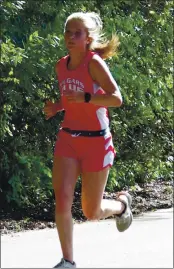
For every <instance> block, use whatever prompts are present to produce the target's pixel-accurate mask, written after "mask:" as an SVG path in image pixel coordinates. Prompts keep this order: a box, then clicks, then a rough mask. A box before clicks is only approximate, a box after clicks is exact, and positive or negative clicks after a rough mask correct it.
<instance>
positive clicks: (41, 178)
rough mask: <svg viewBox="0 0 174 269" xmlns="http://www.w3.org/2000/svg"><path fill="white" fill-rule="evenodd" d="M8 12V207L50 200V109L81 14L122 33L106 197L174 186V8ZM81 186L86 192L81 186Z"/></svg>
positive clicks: (69, 4)
mask: <svg viewBox="0 0 174 269" xmlns="http://www.w3.org/2000/svg"><path fill="white" fill-rule="evenodd" d="M1 2H2V10H1V33H2V43H1V74H2V76H1V85H2V86H3V87H1V90H0V124H1V129H0V160H1V161H0V178H1V189H2V191H3V193H4V197H5V198H4V199H5V200H7V201H9V202H10V201H14V202H15V203H17V204H18V205H20V206H24V205H32V204H34V203H41V202H42V200H43V199H45V198H46V197H50V195H52V191H51V188H52V187H51V169H52V158H53V149H54V143H55V139H56V133H57V130H58V128H59V124H60V122H61V120H62V116H63V115H62V114H58V115H57V116H56V117H55V118H53V119H51V120H49V121H46V120H45V118H44V115H43V112H42V109H43V106H44V101H45V99H52V100H56V99H57V98H58V97H59V92H58V88H57V80H56V75H55V63H56V62H57V60H58V59H59V58H61V57H62V56H63V55H65V54H66V51H65V47H64V41H63V27H64V22H65V20H66V17H67V16H68V15H69V14H70V13H72V12H75V11H96V12H99V13H100V15H101V17H102V19H103V22H104V28H105V32H106V35H107V36H108V37H110V36H111V34H112V33H114V32H116V33H117V34H118V36H119V38H120V41H121V45H120V51H119V55H118V57H114V58H112V59H109V60H108V61H107V63H108V65H109V67H110V69H111V71H112V74H113V76H114V77H115V79H116V81H117V83H118V84H119V86H120V88H121V92H122V95H123V99H124V104H123V106H122V107H121V108H119V109H118V108H113V109H110V113H111V116H112V121H111V129H112V133H113V139H114V144H115V147H116V150H117V158H116V161H115V164H114V166H113V167H112V169H111V173H110V176H109V180H108V184H107V190H110V191H115V190H116V189H120V188H123V187H124V186H125V185H128V184H129V185H131V186H133V185H134V184H135V183H137V182H142V183H143V182H146V181H150V180H152V179H157V178H164V179H166V180H168V179H171V178H172V175H173V174H172V173H173V172H172V160H173V159H172V135H173V121H172V113H173V110H172V108H173V93H172V89H173V80H172V79H173V77H172V72H173V66H172V60H173V47H172V42H173V25H172V12H173V7H172V1H160V0H158V1H150V0H148V1H133V0H132V1H126V0H121V1H110V0H108V1H104V0H103V1H101V0H100V1H98V0H92V1H87V0H85V1H79V0H75V1H70V0H61V1H60V0H47V1H30V0H23V1H17V0H14V1H10V0H3V1H1ZM79 184H80V183H79Z"/></svg>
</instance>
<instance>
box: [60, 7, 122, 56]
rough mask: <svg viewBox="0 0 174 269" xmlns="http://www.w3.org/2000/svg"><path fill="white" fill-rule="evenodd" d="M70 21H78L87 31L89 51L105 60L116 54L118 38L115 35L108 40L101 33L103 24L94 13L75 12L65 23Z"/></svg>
mask: <svg viewBox="0 0 174 269" xmlns="http://www.w3.org/2000/svg"><path fill="white" fill-rule="evenodd" d="M70 20H80V21H82V22H83V23H84V25H85V28H86V29H87V31H88V37H90V38H91V40H92V41H91V43H90V44H89V49H90V50H92V51H95V52H97V53H98V54H99V55H100V57H101V58H103V59H107V58H109V57H112V56H114V55H116V54H117V52H118V46H119V44H120V42H119V38H118V36H117V35H116V34H113V35H112V38H111V39H110V40H108V39H107V38H106V37H105V35H104V33H103V31H102V30H103V23H102V20H101V18H100V16H99V15H98V14H97V13H95V12H86V13H84V12H75V13H73V14H71V15H70V16H69V17H68V18H67V20H66V22H65V28H66V24H67V22H68V21H70Z"/></svg>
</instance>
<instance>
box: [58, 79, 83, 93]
mask: <svg viewBox="0 0 174 269" xmlns="http://www.w3.org/2000/svg"><path fill="white" fill-rule="evenodd" d="M60 88H61V90H62V92H65V91H68V90H70V91H77V92H82V91H84V84H83V83H82V82H81V81H79V80H77V79H73V78H67V79H64V80H63V81H61V82H60Z"/></svg>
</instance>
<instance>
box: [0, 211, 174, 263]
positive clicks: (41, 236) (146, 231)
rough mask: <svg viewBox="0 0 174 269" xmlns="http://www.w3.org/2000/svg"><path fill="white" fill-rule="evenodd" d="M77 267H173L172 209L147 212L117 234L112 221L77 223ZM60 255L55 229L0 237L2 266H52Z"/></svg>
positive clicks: (75, 231) (75, 229)
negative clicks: (128, 227)
mask: <svg viewBox="0 0 174 269" xmlns="http://www.w3.org/2000/svg"><path fill="white" fill-rule="evenodd" d="M74 233H75V242H74V244H75V260H76V262H77V264H78V268H173V209H166V210H159V211H156V212H154V213H146V214H144V215H143V216H140V217H137V218H135V219H134V222H133V224H132V226H131V228H130V229H129V230H127V231H126V232H124V233H119V232H118V231H117V230H116V228H115V222H114V220H105V221H100V222H86V223H83V224H76V225H75V227H74ZM60 258H61V251H60V245H59V242H58V238H57V232H56V230H55V229H45V230H39V231H29V232H21V233H17V234H13V236H12V235H3V236H2V237H1V268H52V267H53V266H54V265H55V264H56V263H57V262H58V261H59V260H60Z"/></svg>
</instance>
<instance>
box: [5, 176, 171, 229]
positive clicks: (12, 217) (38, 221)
mask: <svg viewBox="0 0 174 269" xmlns="http://www.w3.org/2000/svg"><path fill="white" fill-rule="evenodd" d="M129 192H130V194H131V195H132V198H133V201H132V212H133V214H134V215H138V214H141V213H143V212H146V211H150V210H156V209H162V208H171V207H172V206H173V182H166V181H160V180H159V181H154V182H151V183H146V184H144V185H141V186H140V185H136V186H135V187H133V188H131V189H129ZM80 196H81V194H80V193H78V192H75V196H74V203H73V207H72V214H73V219H74V222H84V221H85V220H86V218H85V217H84V215H83V212H82V210H81V203H80ZM104 198H105V199H116V194H115V193H108V192H105V193H104ZM54 227H55V222H54V202H49V201H47V202H46V203H45V204H44V205H38V206H37V207H35V208H25V209H20V210H19V209H17V208H11V207H9V208H8V207H6V208H5V209H4V210H2V211H1V221H0V230H1V234H8V233H11V232H19V231H24V230H35V229H44V228H54Z"/></svg>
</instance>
